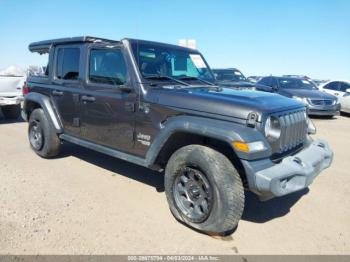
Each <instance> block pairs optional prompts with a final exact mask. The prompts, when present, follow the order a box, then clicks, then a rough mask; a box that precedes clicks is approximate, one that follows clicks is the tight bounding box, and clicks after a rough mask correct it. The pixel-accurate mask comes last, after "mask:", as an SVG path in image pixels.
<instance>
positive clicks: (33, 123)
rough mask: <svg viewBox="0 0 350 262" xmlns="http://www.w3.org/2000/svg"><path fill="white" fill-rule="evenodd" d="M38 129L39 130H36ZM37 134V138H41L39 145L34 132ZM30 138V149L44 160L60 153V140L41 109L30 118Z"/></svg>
mask: <svg viewBox="0 0 350 262" xmlns="http://www.w3.org/2000/svg"><path fill="white" fill-rule="evenodd" d="M35 127H37V128H35ZM34 129H35V132H37V137H41V143H39V144H37V143H35V142H32V141H35V140H32V139H33V133H32V132H33V131H34ZM28 138H29V143H30V147H31V148H32V149H33V150H34V152H35V153H37V154H38V155H39V156H41V157H43V158H51V157H55V156H57V155H58V154H59V151H60V145H61V142H60V139H59V137H58V135H57V134H56V132H55V131H54V129H53V127H52V124H51V123H50V122H49V120H48V119H47V117H46V115H45V113H44V111H43V110H42V109H41V108H38V109H35V110H34V111H33V112H32V113H31V114H30V118H29V126H28Z"/></svg>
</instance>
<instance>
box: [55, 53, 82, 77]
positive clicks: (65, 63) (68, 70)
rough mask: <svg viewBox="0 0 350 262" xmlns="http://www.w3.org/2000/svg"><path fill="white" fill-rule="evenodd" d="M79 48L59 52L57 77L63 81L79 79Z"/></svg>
mask: <svg viewBox="0 0 350 262" xmlns="http://www.w3.org/2000/svg"><path fill="white" fill-rule="evenodd" d="M79 58H80V49H79V48H60V49H58V52H57V60H56V61H57V62H56V63H57V64H56V77H57V78H58V79H63V80H77V79H78V78H79Z"/></svg>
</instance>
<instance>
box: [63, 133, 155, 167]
mask: <svg viewBox="0 0 350 262" xmlns="http://www.w3.org/2000/svg"><path fill="white" fill-rule="evenodd" d="M60 138H61V139H62V140H65V141H68V142H70V143H73V144H76V145H79V146H83V147H86V148H89V149H92V150H95V151H98V152H100V153H103V154H106V155H109V156H112V157H115V158H119V159H122V160H125V161H128V162H131V163H134V164H137V165H140V166H144V167H149V165H148V164H147V163H146V161H145V159H143V158H141V157H137V156H133V155H130V154H127V153H123V152H120V151H117V150H114V149H111V148H109V147H106V146H102V145H97V144H94V143H91V142H89V141H86V140H83V139H80V138H77V137H74V136H71V135H67V134H62V135H60Z"/></svg>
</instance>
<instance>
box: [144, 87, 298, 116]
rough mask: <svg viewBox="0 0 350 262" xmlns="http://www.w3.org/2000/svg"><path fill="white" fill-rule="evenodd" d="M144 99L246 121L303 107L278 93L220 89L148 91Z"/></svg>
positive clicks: (195, 88) (185, 88) (179, 108)
mask: <svg viewBox="0 0 350 262" xmlns="http://www.w3.org/2000/svg"><path fill="white" fill-rule="evenodd" d="M145 98H146V99H147V100H149V101H150V102H153V103H157V104H160V105H163V106H169V107H174V108H177V109H178V110H180V111H181V110H184V111H187V112H188V111H193V112H194V111H196V112H204V113H209V114H215V115H218V116H219V115H220V116H226V117H233V118H238V119H247V118H248V115H249V113H251V112H256V113H259V114H260V115H265V114H271V113H275V112H280V111H285V110H291V109H296V108H303V107H304V105H303V104H301V103H300V102H298V101H296V100H294V99H290V98H287V97H283V96H280V95H277V94H271V93H266V92H260V91H250V90H234V89H229V88H221V87H220V88H208V87H193V88H189V87H184V88H178V89H165V88H163V89H149V90H148V92H147V95H146V97H145Z"/></svg>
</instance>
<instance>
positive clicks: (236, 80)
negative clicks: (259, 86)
mask: <svg viewBox="0 0 350 262" xmlns="http://www.w3.org/2000/svg"><path fill="white" fill-rule="evenodd" d="M213 72H214V76H215V83H216V84H217V85H221V86H225V87H228V88H232V89H240V90H245V89H250V90H254V89H255V84H253V83H252V82H249V81H248V79H247V78H246V77H245V76H244V75H243V74H242V72H241V71H239V70H238V69H236V68H226V69H213Z"/></svg>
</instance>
